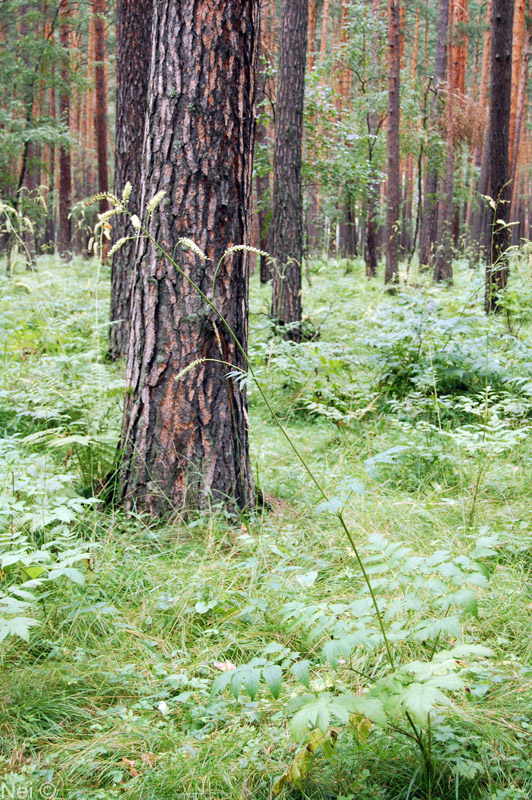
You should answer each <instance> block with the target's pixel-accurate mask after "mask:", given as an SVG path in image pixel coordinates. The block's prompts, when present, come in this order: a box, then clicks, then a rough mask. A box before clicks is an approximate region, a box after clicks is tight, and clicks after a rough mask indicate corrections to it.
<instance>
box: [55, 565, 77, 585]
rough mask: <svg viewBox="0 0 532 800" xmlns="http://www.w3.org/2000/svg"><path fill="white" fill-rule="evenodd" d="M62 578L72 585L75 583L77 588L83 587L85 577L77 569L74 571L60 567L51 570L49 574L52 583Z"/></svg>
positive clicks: (73, 568)
mask: <svg viewBox="0 0 532 800" xmlns="http://www.w3.org/2000/svg"><path fill="white" fill-rule="evenodd" d="M63 576H64V577H65V578H68V579H69V580H71V581H72V582H73V583H77V584H78V585H79V586H84V585H85V575H84V574H83V572H81V571H80V570H79V569H75V567H60V568H59V569H53V570H51V571H50V573H49V577H50V580H52V581H54V580H57V579H58V578H61V577H63Z"/></svg>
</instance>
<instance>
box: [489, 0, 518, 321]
mask: <svg viewBox="0 0 532 800" xmlns="http://www.w3.org/2000/svg"><path fill="white" fill-rule="evenodd" d="M513 11H514V4H513V2H508V0H493V7H492V12H491V60H490V95H491V98H492V102H491V103H490V121H489V163H490V180H489V191H488V194H489V196H490V197H491V198H492V199H493V201H494V203H495V209H493V211H492V214H491V219H490V237H491V242H490V248H489V258H488V265H487V267H486V295H485V303H484V305H485V309H486V312H499V311H501V294H502V292H503V291H504V289H505V287H506V283H507V281H508V258H507V256H508V252H507V251H508V247H509V244H510V230H509V228H508V227H506V225H505V224H504V223H506V222H508V221H509V218H510V205H509V200H510V197H511V193H510V185H509V178H510V170H509V164H508V140H509V132H510V102H511V90H512V23H513Z"/></svg>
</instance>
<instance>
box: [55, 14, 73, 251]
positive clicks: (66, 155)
mask: <svg viewBox="0 0 532 800" xmlns="http://www.w3.org/2000/svg"><path fill="white" fill-rule="evenodd" d="M59 39H60V42H61V47H62V51H63V52H62V61H61V78H62V87H61V92H60V94H59V116H60V117H61V120H62V121H63V122H64V123H65V124H66V125H67V127H68V130H69V131H70V88H69V84H70V3H69V0H62V4H61V28H60V31H59ZM71 207H72V161H71V156H70V146H69V145H67V146H66V147H60V148H59V231H58V234H59V236H58V243H57V244H58V247H59V255H60V256H61V258H65V259H67V260H69V261H70V260H71V259H72V221H71V219H70V218H69V214H70V210H71Z"/></svg>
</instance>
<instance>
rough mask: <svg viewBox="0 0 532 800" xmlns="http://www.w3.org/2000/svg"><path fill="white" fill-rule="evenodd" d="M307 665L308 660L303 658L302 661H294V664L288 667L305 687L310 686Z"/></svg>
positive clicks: (308, 663) (308, 664)
mask: <svg viewBox="0 0 532 800" xmlns="http://www.w3.org/2000/svg"><path fill="white" fill-rule="evenodd" d="M309 666H310V661H307V660H306V659H303V660H302V661H296V662H295V664H292V666H291V667H290V672H291V673H292V675H293V676H294V677H295V678H297V680H298V681H300V683H302V684H303V686H306V687H307V689H309V688H310V680H309V673H308V671H309Z"/></svg>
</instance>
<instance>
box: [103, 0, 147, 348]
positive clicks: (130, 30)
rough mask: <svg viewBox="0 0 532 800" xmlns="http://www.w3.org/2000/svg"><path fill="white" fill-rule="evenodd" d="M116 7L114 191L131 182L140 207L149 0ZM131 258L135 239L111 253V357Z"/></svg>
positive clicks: (120, 340)
mask: <svg viewBox="0 0 532 800" xmlns="http://www.w3.org/2000/svg"><path fill="white" fill-rule="evenodd" d="M117 12H118V13H117V26H116V46H117V53H116V134H115V193H116V194H117V195H118V196H121V194H122V192H123V190H124V187H125V185H126V183H127V182H128V181H129V183H130V184H131V187H132V189H131V195H130V198H129V207H130V208H131V209H132V210H133V211H134V212H135V213H138V211H139V206H140V184H141V164H142V140H143V135H144V124H145V120H146V111H147V93H148V79H149V72H150V56H151V23H152V14H153V0H118V9H117ZM115 220H117V222H116V223H115V224H114V226H113V227H114V239H115V240H116V239H119V238H120V237H121V236H123V233H122V231H121V227H122V226H123V221H122V219H121V218H116V217H115ZM134 262H135V241H134V240H130V241H128V242H126V243H125V244H124V245H123V246H122V247H121V248H120V250H118V251H117V252H116V253H115V254H114V256H113V263H112V267H111V327H110V329H109V355H110V356H111V358H119V357H120V356H124V355H125V354H126V349H127V343H128V341H129V310H130V305H131V285H132V280H131V278H132V275H133V269H132V266H133V264H134Z"/></svg>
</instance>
